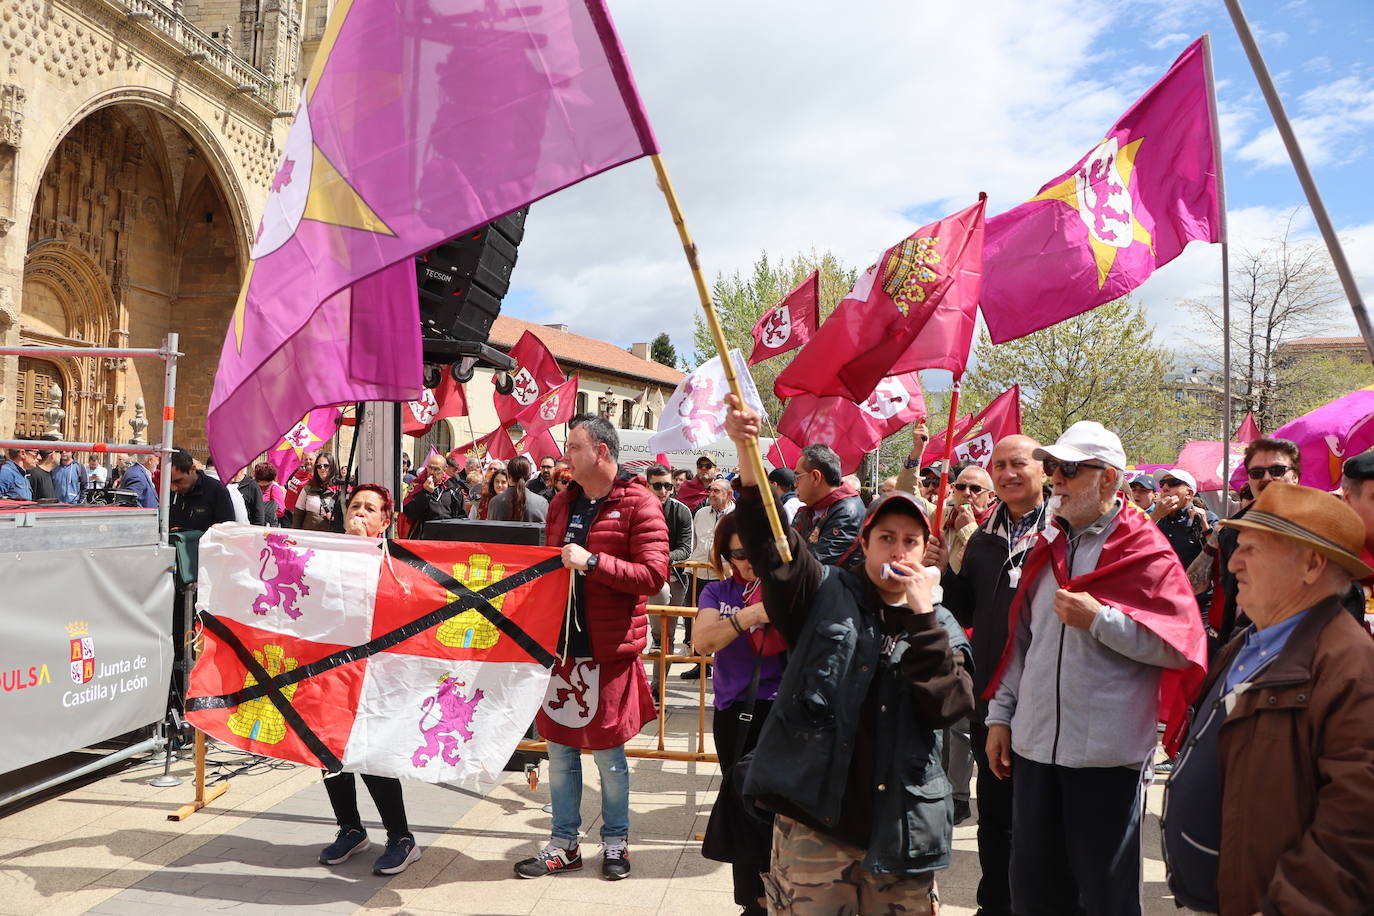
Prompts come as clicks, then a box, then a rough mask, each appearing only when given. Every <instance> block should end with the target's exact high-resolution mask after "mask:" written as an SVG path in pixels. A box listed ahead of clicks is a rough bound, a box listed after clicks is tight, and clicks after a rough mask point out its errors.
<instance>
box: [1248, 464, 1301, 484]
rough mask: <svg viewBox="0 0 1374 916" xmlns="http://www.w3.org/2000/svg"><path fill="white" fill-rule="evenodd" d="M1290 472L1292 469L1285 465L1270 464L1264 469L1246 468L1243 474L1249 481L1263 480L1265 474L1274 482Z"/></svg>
mask: <svg viewBox="0 0 1374 916" xmlns="http://www.w3.org/2000/svg"><path fill="white" fill-rule="evenodd" d="M1291 470H1293V469H1292V468H1290V467H1289V466H1288V465H1286V464H1270V465H1266V466H1264V467H1254V468H1246V469H1245V473H1246V476H1248V477H1249V478H1250V479H1251V480H1263V479H1264V475H1265V474H1268V475H1269V476H1270V477H1272V478H1274V479H1275V480H1282V479H1283V475H1284V474H1287V473H1288V472H1289V471H1291Z"/></svg>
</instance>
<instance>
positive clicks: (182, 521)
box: [168, 471, 234, 531]
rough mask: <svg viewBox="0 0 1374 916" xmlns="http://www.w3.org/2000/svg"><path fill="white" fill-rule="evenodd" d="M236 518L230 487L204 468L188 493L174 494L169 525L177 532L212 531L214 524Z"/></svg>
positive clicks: (197, 475)
mask: <svg viewBox="0 0 1374 916" xmlns="http://www.w3.org/2000/svg"><path fill="white" fill-rule="evenodd" d="M233 520H234V503H233V501H232V500H231V499H230V498H229V489H228V488H227V487H225V485H224V484H222V483H220V482H219V481H218V480H216V479H215V478H213V477H211V476H209V475H208V474H206V473H205V472H204V471H196V482H195V483H194V484H192V485H191V489H189V490H187V491H186V492H185V493H175V492H174V493H172V507H171V510H170V511H169V512H168V524H169V525H170V526H171V529H172V530H173V531H208V530H209V529H210V526H211V525H218V524H219V523H220V522H232V521H233Z"/></svg>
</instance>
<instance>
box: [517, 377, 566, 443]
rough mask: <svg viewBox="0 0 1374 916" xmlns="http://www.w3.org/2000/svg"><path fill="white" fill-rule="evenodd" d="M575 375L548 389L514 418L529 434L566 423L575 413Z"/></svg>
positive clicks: (545, 430)
mask: <svg viewBox="0 0 1374 916" xmlns="http://www.w3.org/2000/svg"><path fill="white" fill-rule="evenodd" d="M577 384H578V381H577V373H576V372H574V373H573V374H572V378H570V379H568V380H567V381H566V382H564V383H563V384H561V385H558V386H556V387H554V388H550V389H549V390H548V391H545V392H544V393H543V394H541V395H540V396H539V399H538V400H536V401H535V402H534V403H532V404H530V405H529V406H528V407H526V408H525V409H524V410H522V411H520V415H519V416H518V417H516V419H517V420H519V421H520V425H521V426H523V427H525V429H527V430H529V431H530V432H547V431H548V430H549V429H551V428H553V427H555V426H558V425H560V424H563V423H567V422H568V421H569V420H571V419H572V418H573V414H574V413H576V412H577Z"/></svg>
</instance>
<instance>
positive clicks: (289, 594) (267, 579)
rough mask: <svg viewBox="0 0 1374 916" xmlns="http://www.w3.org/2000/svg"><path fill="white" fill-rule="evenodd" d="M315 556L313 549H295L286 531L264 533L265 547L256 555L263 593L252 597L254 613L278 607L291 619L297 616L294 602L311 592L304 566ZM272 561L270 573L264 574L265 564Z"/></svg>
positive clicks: (298, 614)
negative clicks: (265, 536)
mask: <svg viewBox="0 0 1374 916" xmlns="http://www.w3.org/2000/svg"><path fill="white" fill-rule="evenodd" d="M314 555H315V551H313V550H297V549H296V541H295V540H294V539H292V538H290V537H288V536H287V535H285V534H278V533H275V532H273V533H271V534H268V535H267V539H266V546H264V547H263V548H262V553H261V554H260V555H259V556H260V558H261V560H262V568H261V569H260V571H259V574H260V575H261V577H262V587H263V593H262V594H261V595H259V596H258V597H257V598H254V599H253V613H254V614H258V615H264V614H266V613H267V612H268V611H271V610H279V611H281V612H283V613H284V614H286V616H287V617H290V618H291V619H292V620H298V619H300V616H301V612H300V611H299V610H298V609H297V608H296V602H297V601H299V600H300V599H301V598H302V597H304V596H305V595H308V594H310V586H309V585H307V584H306V581H305V567H306V566H307V565H308V564H309V563H310V558H311V557H313V556H314ZM269 563H270V564H272V567H273V571H272V575H271V576H268V575H267V566H268V564H269Z"/></svg>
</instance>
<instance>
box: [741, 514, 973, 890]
mask: <svg viewBox="0 0 1374 916" xmlns="http://www.w3.org/2000/svg"><path fill="white" fill-rule="evenodd" d="M735 511H736V513H737V518H738V521H739V531H740V540H741V542H742V543H743V545H744V549H745V550H746V551H747V552H748V554H749V559H750V562H751V563H752V564H753V567H754V571H755V572H756V573H758V574H759V577H760V579H761V580H762V591H763V603H764V607H765V608H766V609H767V611H768V616H769V619H770V620H772V622H773V623H774V624H776V625H777V627H778V630H779V632H781V633H782V635H783V637H784V639H786V641H787V643H788V646H789V648H790V652H791V654H790V655H789V658H788V665H787V669H786V671H785V672H784V674H783V681H782V685H781V686H780V687H779V688H778V696H777V699H776V701H775V702H774V705H773V709H772V711H771V712H770V713H769V716H768V719H767V721H765V722H764V725H763V731H762V733H761V734H760V736H759V742H758V746H757V748H756V749H755V752H754V755H755V756H754V765H753V766H752V767H750V769H749V776H748V779H747V781H746V783H745V794H746V795H751V796H754V797H756V798H758V799H759V800H760V802H761V803H762V804H764V805H765V806H767V807H769V808H772V809H773V810H775V811H777V812H778V813H780V814H784V815H787V816H789V817H793V818H795V819H797V820H800V821H802V822H803V823H806V824H808V825H809V826H812V827H814V828H815V829H818V830H821V831H822V832H826V833H830V834H832V835H833V834H835V833H836V831H837V830H838V828H839V827H840V825H842V824H844V823H845V822H846V821H849V822H851V823H852V820H853V816H852V815H853V812H852V811H846V810H844V807H845V806H846V805H848V804H851V803H854V804H858V805H863V804H864V803H865V802H866V801H867V799H871V810H869V811H868V813H867V816H868V819H869V823H867V824H866V825H865V824H861V825H859V826H860V827H862V828H864V832H865V833H866V835H867V837H868V840H867V842H866V843H864V844H862V845H864V847H865V849H866V850H867V855H865V857H864V861H863V866H862V867H863V869H864V870H865V871H867V872H870V873H872V874H899V875H901V874H917V873H921V872H928V871H932V870H934V869H940V868H946V867H948V866H949V862H950V842H951V838H952V836H953V830H954V827H953V823H954V822H953V818H954V814H953V812H954V807H953V801H952V799H951V794H950V793H951V786H950V783H949V780H948V779H947V778H946V776H945V771H944V768H943V767H942V766H941V763H940V737H939V731H938V730H939V729H941V728H944V727H945V726H947V725H951V724H953V723H954V722H957V721H958V720H959V719H961V718H963V717H964V716H966V715H967V714H968V713H969V711H970V710H972V709H973V684H972V681H971V680H970V678H969V675H968V672H967V671H965V670H964V652H962V651H956V650H958V649H963V648H964V647H966V646H967V641H966V640H965V639H964V636H963V633H962V632H960V630H959V628H958V625H957V624H956V623H955V622H954V620H953V618H952V617H950V616H949V614H948V612H945V611H944V610H943V608H940V609H938V612H937V615H926V614H914V613H911V612H910V611H909V610H908V611H907V612H906V614H905V617H904V618H903V621H902V628H903V631H904V632H902V633H901V634H900V635H899V636H898V637H897V640H896V645H895V647H894V648H893V649H892V654H891V658H890V661H889V662H888V663H886V664H884V663H883V662H882V659H881V651H882V643H883V639H884V637H883V634H882V632H881V629H880V625H881V616H880V615H881V614H882V613H884V611H886V612H887V613H893V612H896V611H897V609H894V608H885V607H884V605H883V604H882V602H881V600H880V599H879V598H878V596H877V593H876V591H874V589H873V587H872V584H871V583H870V582H869V581H868V579H867V577H866V576H864V575H862V574H860V575H855V574H852V573H850V572H848V571H846V570H842V569H837V568H833V567H831V568H826V567H824V566H823V565H822V564H821V563H820V562H819V561H818V560H817V559H816V558H815V557H814V556H812V555H811V554H810V553H809V552H808V551H807V550H806V549H805V547H804V544H803V542H802V540H801V538H800V537H799V536H798V535H797V533H796V532H795V531H791V532H788V535H787V537H788V543H789V546H790V547H791V549H792V562H791V563H790V564H787V565H784V564H783V563H782V562H781V560H780V558H779V557H778V554H777V550H776V547H775V546H774V544H773V537H772V533H771V531H770V530H769V526H768V522H767V519H766V516H765V514H764V510H763V505H762V502H761V501H760V500H759V496H758V490H757V489H755V488H752V487H748V488H745V489H744V491H743V492H742V493H741V495H740V498H739V500H738V502H737V508H736V510H735ZM941 613H942V614H943V615H944V619H945V620H946V621H947V624H946V625H942V624H941V623H940V622H939V621H938V620H937V619H935V618H937V617H938V616H939V614H941ZM861 727H866V728H867V730H868V731H867V733H861V732H860V728H861ZM861 748H862V749H863V751H862V753H863V757H864V759H865V760H866V761H867V763H866V764H864V763H861V762H860V760H859V758H860V753H861V752H860V749H861ZM866 767H871V772H868V773H864V772H861V771H862V770H863V769H864V768H866ZM864 783H866V785H865V784H864ZM856 793H857V794H856ZM859 795H862V796H863V798H864V801H861V802H853V801H852V800H853V799H855V798H856V797H858V796H859ZM847 815H848V816H847ZM842 841H846V840H842Z"/></svg>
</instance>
